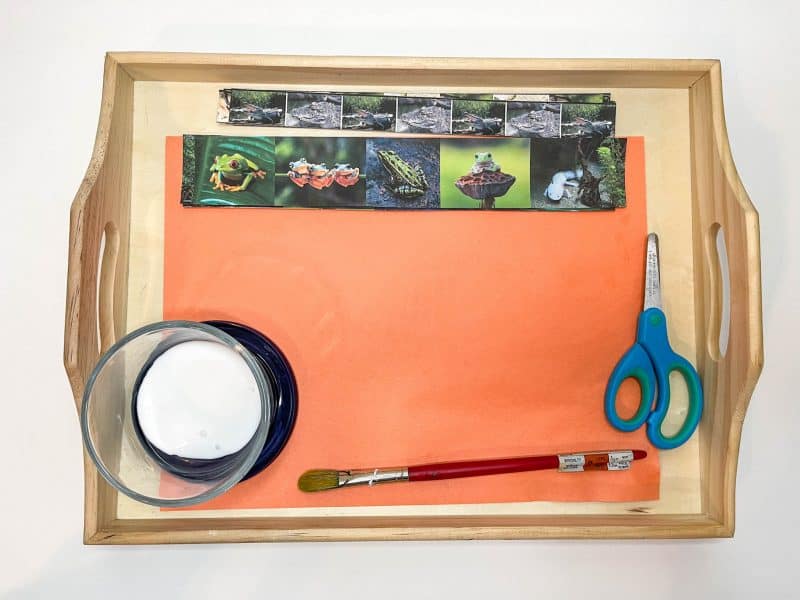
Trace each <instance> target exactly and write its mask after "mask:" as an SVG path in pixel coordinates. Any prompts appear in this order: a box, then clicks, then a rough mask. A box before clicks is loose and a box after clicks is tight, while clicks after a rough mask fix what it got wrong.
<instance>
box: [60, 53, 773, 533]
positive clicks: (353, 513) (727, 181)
mask: <svg viewBox="0 0 800 600" xmlns="http://www.w3.org/2000/svg"><path fill="white" fill-rule="evenodd" d="M244 86H261V87H272V88H273V89H275V88H277V89H302V90H314V89H319V90H337V91H348V90H354V91H355V90H358V91H370V90H375V91H419V92H425V91H450V92H454V91H471V92H486V91H490V92H537V91H581V90H587V91H610V92H611V93H612V94H613V98H614V99H615V100H616V101H617V103H618V113H617V115H618V117H617V133H618V135H621V136H625V135H644V136H645V138H646V145H645V148H646V168H647V200H648V226H649V228H650V229H651V230H654V231H658V232H659V233H660V234H661V235H662V236H663V237H667V236H668V237H669V239H670V244H669V246H668V248H667V247H665V248H663V249H662V278H663V280H664V286H665V288H667V289H673V290H674V289H680V290H682V292H683V293H681V294H671V295H669V297H668V298H666V299H665V305H666V306H665V309H666V312H667V313H668V314H669V315H670V339H671V341H672V344H673V346H674V347H675V350H676V351H678V352H679V353H681V354H684V355H685V356H688V357H690V358H693V359H694V362H695V364H696V365H697V366H698V370H699V371H700V374H701V376H702V378H703V383H704V389H705V395H706V409H705V413H704V415H703V419H702V422H701V425H700V430H699V435H695V436H694V437H693V438H692V440H690V442H689V443H687V444H686V445H684V446H683V447H681V448H679V449H677V450H673V451H670V452H663V453H661V456H660V461H661V494H660V499H659V500H658V501H654V502H639V503H599V502H596V503H595V502H592V503H555V502H525V503H523V502H520V503H511V504H488V505H448V506H434V507H430V506H415V507H409V506H391V507H355V508H337V509H264V510H248V511H187V512H179V513H176V512H160V511H158V510H156V509H153V508H152V507H148V506H144V505H140V504H137V503H135V502H133V501H130V500H128V499H127V498H125V497H124V496H121V495H119V494H117V493H116V492H115V490H113V489H112V488H111V487H110V486H109V485H107V484H106V483H105V481H104V480H103V479H102V478H101V477H100V476H99V474H98V473H97V471H96V470H95V468H94V465H93V464H92V462H91V461H90V460H89V458H88V457H86V456H85V457H84V469H85V515H84V517H85V519H84V520H85V526H84V539H85V541H86V543H91V544H99V543H105V544H108V543H112V544H115V543H184V542H211V541H214V542H223V541H225V542H231V541H267V540H343V539H348V540H356V539H453V538H535V537H575V538H577V537H591V538H611V537H625V538H634V537H715V536H720V537H721V536H731V535H732V534H733V530H734V492H735V484H736V481H735V480H736V463H737V458H738V451H739V437H740V434H741V428H742V423H743V420H744V415H745V411H746V409H747V405H748V402H749V400H750V396H751V394H752V391H753V388H754V386H755V383H756V381H757V379H758V376H759V373H760V371H761V366H762V363H763V345H762V331H761V281H760V257H759V229H758V214H757V212H756V210H755V209H754V208H753V205H752V204H751V202H750V200H749V198H748V196H747V193H746V192H745V190H744V188H743V186H742V183H741V181H740V180H739V177H738V175H737V173H736V168H735V166H734V164H733V159H732V157H731V154H730V149H729V147H728V138H727V134H726V130H725V120H724V114H723V108H722V92H721V88H722V86H721V75H720V64H719V62H718V61H713V60H528V59H442V58H376V57H366V58H362V57H312V56H256V55H202V54H152V53H113V54H109V55H108V56H107V57H106V64H105V75H104V82H103V97H102V107H101V112H100V122H99V125H98V130H97V140H96V143H95V148H94V153H93V156H92V159H91V162H90V164H89V168H88V170H87V173H86V176H85V178H84V180H83V182H82V184H81V186H80V189H79V190H78V193H77V195H76V197H75V200H74V202H73V204H72V211H71V216H70V248H69V272H68V281H67V307H66V326H65V340H64V363H65V366H66V370H67V374H68V375H69V380H70V383H71V385H72V391H73V394H74V397H75V403H76V405H77V406H78V407H80V402H81V395H82V393H83V389H84V386H85V384H86V381H87V378H88V377H89V373H90V372H91V369H92V367H93V366H94V364H95V362H96V361H97V359H98V357H99V354H100V352H101V351H102V350H103V349H106V348H108V347H109V346H110V345H111V344H112V343H113V342H114V341H115V340H116V339H118V338H119V337H121V336H122V335H124V333H125V332H127V331H130V330H132V329H134V328H136V327H139V326H141V325H143V324H145V323H148V322H153V321H157V320H160V319H161V316H162V312H161V298H162V279H163V277H162V275H163V202H164V177H163V157H164V137H165V136H167V135H179V134H181V133H184V132H189V131H191V132H194V133H214V132H218V133H222V132H228V133H229V132H230V131H231V129H230V128H228V127H226V126H224V125H217V124H216V123H215V122H214V106H215V96H216V92H217V90H218V89H219V88H221V87H244ZM165 107H169V109H168V110H165ZM235 133H236V134H237V135H255V134H261V135H263V134H264V133H265V130H264V129H260V128H256V127H237V128H236V132H235ZM720 229H722V232H723V234H724V240H725V244H724V247H725V248H726V251H727V262H728V265H729V272H730V276H729V277H726V270H725V268H724V266H722V265H724V262H721V261H720V259H719V256H718V251H717V238H718V231H719V230H720ZM726 289H729V302H726V300H725V298H726V294H724V293H723V290H726ZM728 316H729V323H730V329H729V331H730V335H729V342H728V346H727V351H726V352H721V351H720V344H719V339H720V331H721V328H723V325H724V323H723V320H727V317H728ZM674 401H675V402H677V403H679V404H680V402H685V398H680V397H677V398H675V399H674Z"/></svg>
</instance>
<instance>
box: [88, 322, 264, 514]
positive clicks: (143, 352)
mask: <svg viewBox="0 0 800 600" xmlns="http://www.w3.org/2000/svg"><path fill="white" fill-rule="evenodd" d="M186 342H210V343H212V344H220V345H221V346H223V347H225V348H226V349H228V350H231V351H233V352H235V353H236V354H237V355H238V356H239V357H241V360H242V361H243V363H244V365H246V368H247V370H248V371H249V373H251V374H252V376H253V378H254V380H255V384H256V386H257V390H258V396H259V399H260V414H259V415H258V422H257V424H256V426H255V432H254V433H253V434H252V437H250V439H249V441H247V442H246V443H245V444H244V446H242V447H241V448H240V449H238V450H236V451H235V452H232V453H230V454H227V455H225V456H221V457H212V458H208V457H200V458H198V457H191V458H185V457H181V456H178V455H176V454H170V453H169V452H168V451H163V450H162V449H160V448H159V447H157V446H156V444H154V443H152V442H151V440H150V439H148V437H147V436H145V435H144V431H143V428H142V424H141V423H140V422H139V416H138V415H139V414H140V413H139V412H137V402H138V395H139V389H140V386H141V385H142V382H143V380H144V376H145V375H146V373H147V372H148V370H149V369H150V368H151V366H152V365H153V364H154V362H155V361H156V359H158V358H159V357H160V356H161V355H162V354H164V353H165V352H167V351H168V350H170V349H172V348H174V347H175V346H177V345H179V344H182V343H186ZM234 362H235V359H234ZM221 400H222V402H224V401H225V398H222V399H221ZM220 406H222V407H223V411H224V404H220ZM274 412H275V397H274V393H273V387H272V386H271V384H270V382H269V381H268V380H267V377H266V376H265V372H264V370H263V368H262V366H261V365H260V363H259V361H258V360H257V358H256V357H255V356H254V355H253V354H252V353H251V352H250V351H248V350H247V348H245V347H244V345H242V344H241V343H240V342H238V341H237V340H236V339H235V338H234V337H232V336H230V335H228V334H227V333H225V332H224V331H222V330H221V329H218V328H216V327H213V326H211V325H208V324H205V323H197V322H193V321H162V322H159V323H154V324H151V325H147V326H145V327H142V328H141V329H137V330H136V331H133V332H131V333H129V334H128V335H126V336H125V337H123V338H122V339H120V340H119V341H118V342H117V343H116V344H114V345H113V346H112V347H111V348H110V349H109V350H108V351H107V352H106V353H105V354H104V355H103V356H102V357H101V358H100V361H99V362H98V363H97V366H95V368H94V370H93V371H92V374H91V376H90V377H89V381H88V383H87V385H86V389H85V391H84V394H83V404H82V406H81V432H82V434H83V441H84V444H85V446H86V450H87V452H88V453H89V456H90V457H91V459H92V461H93V462H94V464H95V465H96V466H97V469H98V470H99V472H100V473H101V475H102V476H103V477H104V478H105V479H106V481H108V482H109V483H110V484H111V485H112V486H114V487H115V488H116V489H117V490H119V491H120V492H122V493H123V494H125V495H127V496H129V497H130V498H133V499H134V500H137V501H139V502H144V503H145V504H150V505H153V506H159V507H181V506H191V505H194V504H199V503H201V502H205V501H207V500H210V499H211V498H214V497H216V496H218V495H220V494H222V493H223V492H225V491H227V490H229V489H230V488H232V487H233V486H234V485H236V484H237V483H238V482H239V481H241V480H242V479H243V478H244V477H245V475H247V474H248V472H249V471H250V470H251V468H252V467H253V465H254V464H255V462H256V460H257V459H258V458H259V454H260V453H261V451H262V449H263V448H264V445H265V443H266V441H267V435H268V433H269V429H270V424H271V419H272V415H274ZM223 416H224V417H225V418H230V417H231V415H230V414H227V415H223ZM206 417H207V416H206ZM220 418H222V417H220ZM212 424H213V423H212ZM248 431H249V430H248ZM200 433H201V434H205V430H203V431H201V432H200Z"/></svg>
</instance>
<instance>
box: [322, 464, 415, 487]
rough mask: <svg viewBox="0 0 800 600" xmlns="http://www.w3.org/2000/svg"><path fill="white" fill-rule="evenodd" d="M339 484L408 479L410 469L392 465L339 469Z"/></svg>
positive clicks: (365, 483)
mask: <svg viewBox="0 0 800 600" xmlns="http://www.w3.org/2000/svg"><path fill="white" fill-rule="evenodd" d="M338 476H339V485H338V486H337V487H344V486H347V485H375V484H376V483H388V482H390V481H408V469H407V468H405V467H403V468H401V467H392V468H389V469H360V470H353V471H339V472H338Z"/></svg>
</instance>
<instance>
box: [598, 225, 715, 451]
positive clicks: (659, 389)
mask: <svg viewBox="0 0 800 600" xmlns="http://www.w3.org/2000/svg"><path fill="white" fill-rule="evenodd" d="M673 371H677V372H678V373H679V374H680V375H681V376H682V377H683V379H684V381H685V382H686V387H687V389H688V390H689V408H688V412H687V414H686V419H685V420H684V422H683V425H681V428H680V429H679V430H678V432H677V433H675V434H674V435H673V436H671V437H665V436H664V435H663V434H662V433H661V425H662V424H663V423H664V419H665V418H666V417H667V411H668V410H669V397H670V383H669V376H670V374H671V373H672V372H673ZM629 377H632V378H633V379H635V380H636V381H638V382H639V387H640V388H641V400H640V402H639V408H638V409H637V410H636V414H635V415H633V417H631V418H630V419H623V418H621V417H620V416H619V414H617V407H616V400H617V392H618V391H619V387H620V385H622V382H623V381H624V380H625V379H628V378H629ZM654 400H655V408H653V409H652V411H651V408H652V407H653V401H654ZM605 411H606V418H607V419H608V420H609V422H610V423H611V424H612V425H613V426H614V427H616V428H617V429H619V430H620V431H634V430H636V429H639V427H641V426H642V425H644V424H645V422H646V423H647V437H648V438H649V439H650V443H652V444H653V446H655V447H656V448H660V449H662V450H669V449H671V448H677V447H678V446H680V445H681V444H683V443H684V442H686V440H688V439H689V438H690V437H691V436H692V434H693V433H694V430H695V429H697V424H698V423H699V422H700V416H701V415H702V414H703V386H702V385H701V383H700V376H699V375H698V374H697V371H696V370H695V368H694V367H693V366H692V365H691V363H690V362H689V361H688V360H686V359H685V358H684V357H682V356H680V355H678V354H676V353H675V352H674V351H673V350H672V348H671V347H670V345H669V340H668V339H667V317H666V316H665V315H664V312H663V311H662V310H661V278H660V275H659V260H658V236H657V235H656V234H655V233H651V234H650V235H648V236H647V262H646V270H645V287H644V310H643V311H642V313H641V314H640V315H639V321H638V324H637V326H636V341H635V342H634V344H633V346H631V348H630V350H628V351H627V352H626V353H625V354H623V355H622V358H621V359H620V361H619V362H618V363H617V366H616V367H614V370H613V371H612V373H611V377H610V378H609V380H608V386H607V387H606V394H605Z"/></svg>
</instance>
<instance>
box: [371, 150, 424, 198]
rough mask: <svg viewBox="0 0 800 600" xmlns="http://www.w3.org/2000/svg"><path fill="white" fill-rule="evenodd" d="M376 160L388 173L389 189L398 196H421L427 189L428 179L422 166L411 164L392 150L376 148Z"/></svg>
mask: <svg viewBox="0 0 800 600" xmlns="http://www.w3.org/2000/svg"><path fill="white" fill-rule="evenodd" d="M377 155H378V160H379V161H380V163H381V166H382V167H383V168H384V170H385V171H386V173H387V174H388V175H389V186H388V187H389V190H390V191H391V192H392V194H394V195H395V196H398V197H400V198H403V199H405V198H415V197H417V196H422V195H423V194H424V193H425V192H426V191H427V190H428V180H427V178H426V177H425V173H424V172H423V171H422V167H420V166H419V165H411V164H409V163H407V162H406V161H404V160H403V159H402V158H400V157H399V156H398V155H397V153H396V152H395V151H394V150H378V151H377Z"/></svg>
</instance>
